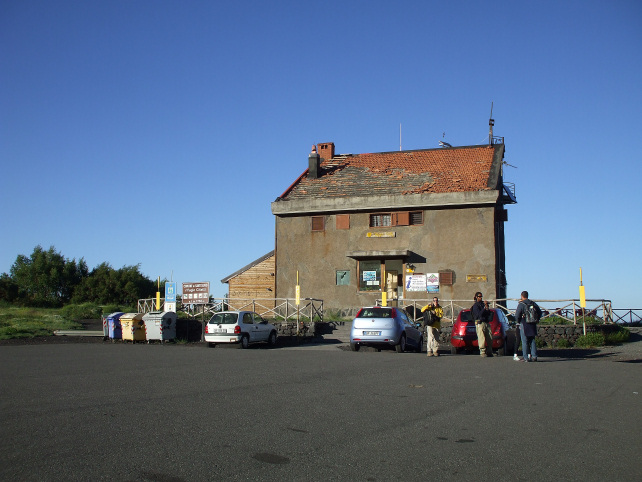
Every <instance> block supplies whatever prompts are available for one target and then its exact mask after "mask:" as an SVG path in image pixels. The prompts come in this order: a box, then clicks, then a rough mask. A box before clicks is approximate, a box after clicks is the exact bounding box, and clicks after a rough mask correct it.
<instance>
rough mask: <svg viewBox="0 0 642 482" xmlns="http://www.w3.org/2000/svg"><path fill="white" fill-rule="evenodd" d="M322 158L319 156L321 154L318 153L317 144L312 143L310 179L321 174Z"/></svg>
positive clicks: (309, 157) (309, 158) (309, 160)
mask: <svg viewBox="0 0 642 482" xmlns="http://www.w3.org/2000/svg"><path fill="white" fill-rule="evenodd" d="M320 164H321V159H320V157H319V154H317V146H315V145H314V144H312V152H310V155H309V156H308V166H309V168H308V177H309V178H310V179H317V178H318V177H319V175H320V174H321V172H320V171H321V167H320Z"/></svg>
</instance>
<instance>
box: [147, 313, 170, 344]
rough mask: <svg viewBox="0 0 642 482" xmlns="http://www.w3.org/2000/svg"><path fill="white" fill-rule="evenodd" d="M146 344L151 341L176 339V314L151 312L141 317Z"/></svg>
mask: <svg viewBox="0 0 642 482" xmlns="http://www.w3.org/2000/svg"><path fill="white" fill-rule="evenodd" d="M143 321H144V322H145V331H146V332H147V342H148V343H149V342H150V341H151V340H159V341H161V342H164V341H166V340H175V339H176V313H174V312H172V311H152V312H150V313H146V314H145V315H143Z"/></svg>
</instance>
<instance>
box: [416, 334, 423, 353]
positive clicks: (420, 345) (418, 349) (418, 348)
mask: <svg viewBox="0 0 642 482" xmlns="http://www.w3.org/2000/svg"><path fill="white" fill-rule="evenodd" d="M423 347H424V337H423V336H422V337H421V338H419V344H418V345H417V348H416V350H417V353H421V350H422V349H423Z"/></svg>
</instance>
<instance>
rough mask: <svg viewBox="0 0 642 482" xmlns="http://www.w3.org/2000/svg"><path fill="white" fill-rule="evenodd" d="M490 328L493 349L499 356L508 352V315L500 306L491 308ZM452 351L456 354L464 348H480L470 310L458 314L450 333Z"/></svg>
mask: <svg viewBox="0 0 642 482" xmlns="http://www.w3.org/2000/svg"><path fill="white" fill-rule="evenodd" d="M489 311H490V312H491V315H492V318H491V320H490V330H491V332H492V333H493V351H494V352H496V353H497V355H499V356H504V355H505V354H506V331H507V330H508V327H509V324H508V319H507V318H506V315H505V314H504V312H503V311H502V310H500V309H499V308H491V309H490V310H489ZM450 344H451V345H452V346H451V347H450V352H451V353H452V354H453V355H454V354H456V353H461V352H462V351H464V350H467V351H472V350H473V349H475V348H478V346H479V345H478V343H477V331H476V329H475V322H474V321H473V319H472V315H471V313H470V310H462V311H460V312H459V315H457V321H455V323H454V324H453V331H452V333H451V334H450Z"/></svg>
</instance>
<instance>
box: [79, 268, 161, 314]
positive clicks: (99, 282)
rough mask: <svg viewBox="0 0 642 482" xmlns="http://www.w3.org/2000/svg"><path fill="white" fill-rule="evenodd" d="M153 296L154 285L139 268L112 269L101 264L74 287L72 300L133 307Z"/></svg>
mask: <svg viewBox="0 0 642 482" xmlns="http://www.w3.org/2000/svg"><path fill="white" fill-rule="evenodd" d="M155 294H156V284H155V283H154V281H152V280H150V279H149V278H147V277H145V276H144V275H143V274H142V273H141V272H140V265H136V266H123V267H122V268H120V269H118V270H115V269H114V268H112V267H111V266H110V265H109V264H108V263H101V264H100V265H98V266H96V268H94V269H93V270H92V271H91V273H89V276H87V277H86V278H84V279H83V281H82V283H80V284H79V285H78V286H77V287H76V289H75V291H74V294H73V298H72V301H73V302H74V303H86V302H92V303H98V304H103V305H105V304H118V305H132V304H135V303H136V302H137V301H138V300H139V299H140V298H151V297H152V296H154V295H155Z"/></svg>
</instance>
